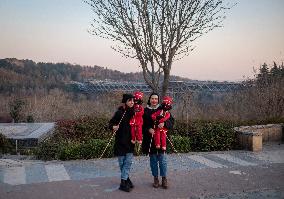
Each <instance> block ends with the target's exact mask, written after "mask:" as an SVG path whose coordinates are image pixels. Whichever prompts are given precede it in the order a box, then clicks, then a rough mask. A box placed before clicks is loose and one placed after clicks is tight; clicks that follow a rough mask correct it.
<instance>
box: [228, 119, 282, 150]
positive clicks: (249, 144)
mask: <svg viewBox="0 0 284 199" xmlns="http://www.w3.org/2000/svg"><path fill="white" fill-rule="evenodd" d="M234 130H235V131H236V133H237V138H238V142H239V144H240V146H241V147H242V148H243V149H247V150H251V151H262V143H263V142H264V143H265V142H278V143H281V142H283V136H284V135H283V124H268V125H255V126H240V127H236V128H234Z"/></svg>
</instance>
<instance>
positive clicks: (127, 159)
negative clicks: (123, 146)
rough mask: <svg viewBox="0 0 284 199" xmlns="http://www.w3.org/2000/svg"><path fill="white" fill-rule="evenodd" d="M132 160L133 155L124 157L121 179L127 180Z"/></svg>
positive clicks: (129, 154) (128, 154)
mask: <svg viewBox="0 0 284 199" xmlns="http://www.w3.org/2000/svg"><path fill="white" fill-rule="evenodd" d="M132 159H133V153H127V154H126V156H125V161H124V166H123V169H122V170H123V173H122V177H121V178H122V179H124V180H127V178H128V177H129V172H130V169H131V165H132Z"/></svg>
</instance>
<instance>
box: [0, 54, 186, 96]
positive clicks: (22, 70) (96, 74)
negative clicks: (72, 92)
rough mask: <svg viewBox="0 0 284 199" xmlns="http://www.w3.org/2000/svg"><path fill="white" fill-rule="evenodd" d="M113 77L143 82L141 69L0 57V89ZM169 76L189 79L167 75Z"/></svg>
mask: <svg viewBox="0 0 284 199" xmlns="http://www.w3.org/2000/svg"><path fill="white" fill-rule="evenodd" d="M93 79H98V80H105V79H109V80H113V81H129V82H143V81H144V79H143V74H142V72H136V73H123V72H120V71H117V70H111V69H108V68H105V67H101V66H96V65H95V66H80V65H74V64H70V63H43V62H38V63H36V62H34V61H32V60H28V59H26V60H18V59H16V58H6V59H0V93H11V92H16V91H19V90H26V91H29V90H30V91H32V90H35V89H53V88H64V87H65V85H66V83H68V82H70V81H78V82H85V81H88V80H93ZM171 80H178V81H192V80H190V79H187V78H181V77H178V76H171Z"/></svg>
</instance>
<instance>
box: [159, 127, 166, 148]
mask: <svg viewBox="0 0 284 199" xmlns="http://www.w3.org/2000/svg"><path fill="white" fill-rule="evenodd" d="M160 132H161V147H162V150H164V151H165V150H166V149H167V148H166V147H167V130H166V129H162V130H161V131H160Z"/></svg>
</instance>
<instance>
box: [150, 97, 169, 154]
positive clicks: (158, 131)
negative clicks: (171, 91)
mask: <svg viewBox="0 0 284 199" xmlns="http://www.w3.org/2000/svg"><path fill="white" fill-rule="evenodd" d="M171 109H172V98H171V97H169V96H166V97H164V99H163V103H162V105H161V109H159V110H158V111H156V112H155V113H153V114H152V119H153V121H154V131H155V133H154V141H155V145H156V148H157V149H159V148H161V147H162V150H166V144H167V132H168V129H167V128H165V127H159V125H160V124H161V123H164V122H165V121H167V120H168V119H169V118H170V116H171V114H170V112H169V110H171Z"/></svg>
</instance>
